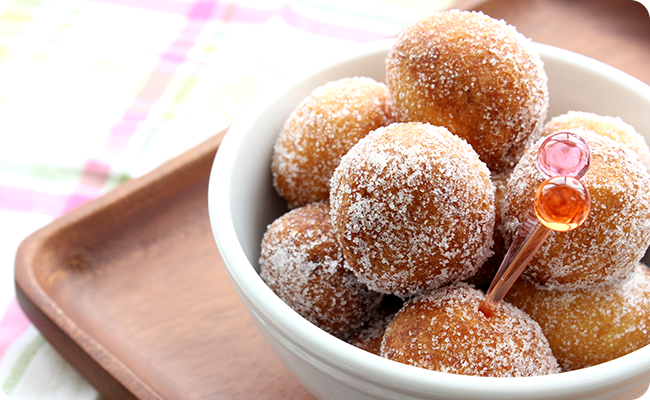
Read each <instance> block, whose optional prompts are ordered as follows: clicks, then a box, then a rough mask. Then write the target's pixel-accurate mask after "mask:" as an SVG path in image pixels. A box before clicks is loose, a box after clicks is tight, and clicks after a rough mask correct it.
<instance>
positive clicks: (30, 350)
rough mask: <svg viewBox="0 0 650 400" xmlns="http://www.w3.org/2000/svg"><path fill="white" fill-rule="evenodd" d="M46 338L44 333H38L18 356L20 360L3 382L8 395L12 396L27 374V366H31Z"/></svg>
mask: <svg viewBox="0 0 650 400" xmlns="http://www.w3.org/2000/svg"><path fill="white" fill-rule="evenodd" d="M45 343H46V342H45V338H43V336H42V335H37V336H36V337H35V338H34V340H32V342H31V343H29V344H28V345H27V346H26V347H25V349H24V350H23V352H22V353H21V354H20V357H18V360H17V361H16V363H15V364H14V367H13V368H12V369H11V371H10V372H9V375H8V376H7V378H6V379H5V381H4V382H2V390H3V391H4V392H5V394H6V395H7V396H11V394H12V393H13V391H14V390H15V389H16V386H18V383H19V382H20V379H21V378H22V377H23V375H24V374H25V371H26V370H27V367H28V366H29V363H30V361H31V360H32V359H33V358H34V356H35V355H36V353H37V352H38V350H39V349H40V348H41V347H43V345H44V344H45Z"/></svg>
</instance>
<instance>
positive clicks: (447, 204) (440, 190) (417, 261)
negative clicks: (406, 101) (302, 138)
mask: <svg viewBox="0 0 650 400" xmlns="http://www.w3.org/2000/svg"><path fill="white" fill-rule="evenodd" d="M331 187H332V189H331V195H330V202H331V215H332V224H333V226H334V230H335V232H336V236H337V238H338V240H339V243H341V246H342V249H343V254H344V255H345V259H346V261H347V262H348V265H349V266H350V268H351V269H352V270H353V271H354V273H355V275H356V276H357V277H358V278H359V280H360V281H362V282H364V283H366V284H367V285H368V286H369V287H370V288H372V289H374V290H377V291H379V292H382V293H391V294H395V295H397V296H400V297H402V298H406V297H410V296H413V295H415V294H419V293H422V292H424V291H426V290H429V289H433V288H436V287H440V286H442V285H445V284H448V283H450V282H454V281H458V280H462V279H465V278H468V277H469V276H472V275H473V274H474V273H475V272H476V271H477V269H478V268H479V267H480V265H481V264H482V263H483V261H484V260H485V259H486V258H487V256H489V254H490V247H491V245H492V234H493V227H494V213H495V207H494V186H493V185H492V182H491V181H490V172H489V170H488V169H487V167H486V166H485V164H484V163H483V162H482V161H480V160H479V158H478V156H477V154H476V152H475V151H474V150H473V149H472V148H471V147H470V146H469V145H468V144H467V142H465V141H464V140H463V139H461V138H459V137H457V136H455V135H452V134H451V133H450V132H449V131H448V130H447V129H445V128H443V127H435V126H432V125H429V124H421V123H396V124H392V125H389V126H388V127H384V128H380V129H377V130H375V131H373V132H372V133H370V134H369V135H368V136H366V137H365V138H364V139H362V140H360V141H359V142H358V143H357V144H356V145H355V146H354V147H353V148H352V149H351V150H350V151H349V152H348V154H346V155H345V157H343V159H342V160H341V164H340V165H339V167H338V168H337V169H336V170H335V172H334V175H333V177H332V182H331Z"/></svg>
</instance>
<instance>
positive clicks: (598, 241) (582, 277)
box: [502, 129, 650, 289]
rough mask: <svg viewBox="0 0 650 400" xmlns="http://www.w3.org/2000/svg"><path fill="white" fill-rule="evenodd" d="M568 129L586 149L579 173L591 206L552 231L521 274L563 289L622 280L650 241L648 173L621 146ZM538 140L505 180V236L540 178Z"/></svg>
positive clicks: (526, 206) (530, 199)
mask: <svg viewBox="0 0 650 400" xmlns="http://www.w3.org/2000/svg"><path fill="white" fill-rule="evenodd" d="M569 131H570V132H574V133H576V134H578V135H580V136H582V137H583V138H584V139H585V140H586V141H587V143H588V145H589V147H590V149H591V154H592V161H591V167H590V169H589V172H587V174H586V175H585V176H584V177H583V178H582V179H581V181H582V182H583V183H584V184H585V186H586V187H587V190H588V191H589V195H590V197H591V210H590V212H589V216H588V217H587V220H586V221H585V222H584V224H582V225H581V226H580V227H578V228H576V229H575V230H573V231H569V232H553V233H552V234H551V236H549V238H548V239H547V240H546V241H545V242H544V244H543V245H542V247H541V248H540V250H539V251H538V252H537V254H536V255H535V256H534V257H533V259H532V260H531V262H530V264H529V265H528V266H527V267H526V269H525V270H524V274H525V275H526V276H528V277H530V278H531V279H532V280H533V281H534V282H536V283H538V284H541V285H546V286H549V287H557V288H565V289H570V288H578V287H587V286H593V285H601V284H607V283H612V282H615V281H621V280H625V279H627V277H628V276H629V274H630V273H631V272H632V270H633V269H634V266H635V265H636V263H637V262H638V261H639V260H641V258H642V257H643V255H644V253H645V250H646V249H647V248H648V245H650V174H648V171H647V169H646V168H645V166H644V165H643V164H642V163H641V162H640V161H639V159H638V157H637V156H636V154H634V153H633V152H632V151H631V150H629V149H628V148H627V147H625V146H622V145H620V144H618V143H617V142H614V141H613V140H611V139H609V138H607V137H604V136H601V135H597V134H595V133H593V132H590V131H586V130H581V129H570V130H569ZM541 142H542V140H540V141H539V142H538V143H536V144H535V145H534V146H532V147H531V148H530V149H529V150H528V151H527V152H526V154H525V155H524V156H523V157H522V158H521V161H520V162H519V164H518V165H517V167H516V168H515V170H514V171H513V172H512V174H511V176H510V178H509V180H508V188H507V193H506V200H505V201H504V202H503V209H502V218H503V223H504V225H503V226H504V232H505V234H506V239H507V240H508V241H509V240H510V239H511V238H512V237H514V235H515V231H516V229H517V227H518V226H519V224H520V223H521V221H523V220H524V218H525V216H526V213H528V211H529V210H530V208H531V206H532V204H533V199H534V195H535V191H536V189H537V187H538V186H539V184H540V183H542V182H543V181H544V177H543V176H542V174H541V173H540V172H539V170H538V168H537V164H536V158H537V150H538V149H539V145H540V144H541Z"/></svg>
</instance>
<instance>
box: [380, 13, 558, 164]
mask: <svg viewBox="0 0 650 400" xmlns="http://www.w3.org/2000/svg"><path fill="white" fill-rule="evenodd" d="M547 81H548V78H547V76H546V72H545V71H544V68H543V63H542V61H541V59H540V57H539V54H538V53H537V52H536V50H535V49H534V48H533V47H532V44H531V41H530V40H529V39H527V38H526V37H524V36H523V35H522V34H520V33H519V32H517V30H516V29H515V28H514V27H512V26H510V25H507V24H506V23H505V22H504V21H502V20H496V19H493V18H491V17H489V16H487V15H484V14H482V13H480V12H468V11H458V10H451V11H441V12H436V13H433V14H431V15H429V16H427V17H425V18H423V19H421V20H419V21H417V22H416V23H413V24H411V25H409V26H408V27H406V28H405V29H404V30H403V31H402V32H401V33H400V35H399V36H398V38H397V41H396V42H395V44H394V46H393V47H392V49H391V50H390V52H389V54H388V57H387V60H386V84H387V85H388V88H389V89H390V92H391V99H392V102H393V104H394V108H395V115H396V118H397V120H398V121H400V122H410V121H418V122H428V123H431V124H433V125H439V126H445V127H446V128H448V129H449V130H450V131H451V132H452V133H454V134H456V135H458V136H460V137H462V138H464V139H465V140H467V141H468V142H469V143H470V144H471V145H472V146H473V147H474V149H475V150H476V152H477V153H478V154H479V156H480V157H481V160H483V161H484V162H485V163H486V164H487V165H488V167H489V168H490V169H491V170H493V171H504V170H506V169H508V168H512V167H513V166H514V165H515V164H516V162H517V160H518V158H519V157H520V156H521V154H522V153H523V151H524V149H525V147H526V145H527V143H530V142H531V141H533V140H534V139H536V138H537V137H538V135H539V133H540V131H541V129H542V126H543V124H544V120H545V118H546V114H547V110H548V82H547Z"/></svg>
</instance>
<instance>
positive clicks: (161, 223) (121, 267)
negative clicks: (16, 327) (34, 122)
mask: <svg viewBox="0 0 650 400" xmlns="http://www.w3.org/2000/svg"><path fill="white" fill-rule="evenodd" d="M458 7H462V8H469V7H474V8H476V9H480V10H483V11H484V12H485V13H487V14H489V15H492V16H494V17H496V18H504V19H506V21H508V22H510V23H512V24H513V25H516V26H517V27H518V29H519V30H520V31H521V32H523V33H524V34H526V35H527V36H529V37H531V38H532V39H533V40H535V41H538V42H542V43H548V44H552V45H556V46H559V47H564V48H567V49H570V50H574V51H577V52H580V53H583V54H585V55H588V56H591V57H593V58H596V59H599V60H601V61H604V62H606V63H608V64H611V65H614V66H616V67H618V68H620V69H622V70H624V71H626V72H628V73H630V74H632V75H634V76H636V77H638V78H640V79H642V80H644V81H645V82H647V83H649V84H650V69H648V68H647V66H648V65H650V19H649V18H648V14H647V12H646V11H645V9H644V8H643V6H641V5H640V4H638V3H635V2H632V1H611V0H596V1H575V0H564V1H559V0H527V1H522V0H493V1H487V2H481V1H461V2H459V3H458ZM222 136H223V134H220V135H217V136H215V137H214V138H212V139H210V140H209V141H207V142H205V143H204V144H202V145H200V146H198V147H197V148H195V149H193V150H190V151H188V152H187V153H185V154H183V155H182V156H180V157H179V158H177V159H175V160H173V161H171V162H169V163H167V164H165V165H163V166H162V167H160V168H158V169H157V170H155V171H153V172H152V173H150V174H148V175H146V176H144V177H142V178H139V179H136V180H133V181H130V182H127V183H125V184H124V185H122V186H120V187H119V188H117V189H116V190H114V191H113V192H111V193H109V194H108V195H106V196H104V197H102V198H100V199H98V200H96V201H93V202H91V203H89V204H86V205H84V206H82V207H80V208H79V209H77V210H75V211H73V212H71V213H69V214H67V215H65V216H63V217H62V218H60V219H58V220H57V221H54V222H53V223H52V224H50V225H48V226H46V227H45V228H43V229H41V230H40V231H38V232H36V233H34V234H33V235H31V236H30V237H29V238H27V239H26V240H25V241H24V242H23V243H22V245H21V247H20V249H19V251H18V254H17V257H16V274H15V276H16V293H17V297H18V301H19V302H20V305H21V307H22V308H23V310H24V311H25V313H26V314H27V316H28V317H29V318H30V319H31V320H32V322H33V323H34V325H35V326H36V327H37V328H38V329H39V330H40V331H41V332H42V333H43V335H44V336H45V338H47V339H48V340H49V341H50V342H51V343H52V345H53V346H54V347H55V348H56V349H57V350H58V351H59V352H60V353H61V354H62V355H63V356H64V357H65V358H66V359H67V360H68V361H69V362H70V363H71V364H72V365H73V366H74V367H75V368H77V369H78V370H79V371H80V372H81V373H82V374H83V375H84V376H85V377H86V378H87V379H88V380H89V381H90V382H91V383H92V384H93V385H94V386H95V387H96V388H97V389H98V390H99V391H100V392H101V393H102V395H103V396H104V398H105V399H107V400H110V399H135V398H139V399H168V400H172V399H207V398H210V399H279V398H282V399H311V398H312V397H311V395H309V394H308V393H307V392H306V391H305V390H304V389H303V388H302V387H301V386H300V385H299V384H298V382H297V381H296V380H295V379H294V378H293V377H292V376H291V375H290V374H289V372H288V371H287V370H286V369H285V368H284V367H283V366H282V364H281V363H280V361H279V360H278V359H277V358H276V357H275V356H274V355H273V353H272V352H271V350H270V349H269V348H268V346H267V345H266V343H265V342H264V341H263V339H262V337H261V336H260V334H259V333H258V332H257V330H256V328H255V326H254V325H253V322H252V320H251V318H250V316H249V315H248V312H247V311H246V309H245V307H244V305H243V304H242V302H241V301H240V300H239V298H238V296H237V294H236V292H235V290H234V289H233V287H232V286H231V284H230V281H229V280H228V277H227V274H226V272H225V269H224V267H223V264H222V261H221V259H220V256H219V253H218V250H217V248H216V245H215V244H214V241H213V238H212V233H211V229H210V225H209V221H208V211H207V185H208V176H209V173H210V168H211V164H212V159H213V157H214V154H215V152H216V151H217V148H218V147H219V143H220V142H221V138H222Z"/></svg>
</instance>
